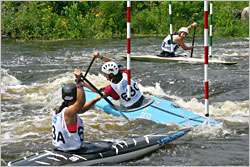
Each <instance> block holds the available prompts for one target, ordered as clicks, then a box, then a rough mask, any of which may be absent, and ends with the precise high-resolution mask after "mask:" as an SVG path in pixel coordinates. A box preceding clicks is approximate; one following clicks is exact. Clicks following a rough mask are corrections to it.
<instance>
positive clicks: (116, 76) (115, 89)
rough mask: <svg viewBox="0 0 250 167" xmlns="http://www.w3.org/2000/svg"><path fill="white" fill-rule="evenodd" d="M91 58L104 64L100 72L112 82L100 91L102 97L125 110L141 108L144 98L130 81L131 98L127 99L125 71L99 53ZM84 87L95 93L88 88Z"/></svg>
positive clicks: (136, 86)
mask: <svg viewBox="0 0 250 167" xmlns="http://www.w3.org/2000/svg"><path fill="white" fill-rule="evenodd" d="M93 56H94V57H96V58H100V59H101V60H103V61H104V62H106V63H104V64H103V66H102V72H103V73H104V76H105V77H106V79H107V80H109V81H111V82H112V83H111V84H110V85H108V86H106V87H104V88H101V89H100V91H101V92H103V94H104V96H106V97H107V96H110V97H112V98H113V99H114V100H119V102H120V104H121V105H122V106H123V107H125V108H127V109H132V108H137V107H139V106H141V104H142V102H143V99H144V96H143V93H142V92H141V91H140V89H139V87H138V85H137V84H136V83H135V82H134V81H133V80H132V79H131V98H130V99H128V98H127V74H126V73H125V72H124V71H125V70H123V69H120V68H121V66H120V65H117V64H116V63H115V62H112V61H111V60H110V59H109V58H107V57H105V56H101V55H100V54H99V52H95V53H94V54H93ZM84 86H86V87H88V88H89V89H91V90H92V91H94V92H96V91H95V90H94V89H93V88H91V87H90V86H88V85H84Z"/></svg>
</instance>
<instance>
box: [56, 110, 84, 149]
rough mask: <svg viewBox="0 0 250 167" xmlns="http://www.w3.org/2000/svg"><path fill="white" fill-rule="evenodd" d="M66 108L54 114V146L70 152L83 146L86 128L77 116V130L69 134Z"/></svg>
mask: <svg viewBox="0 0 250 167" xmlns="http://www.w3.org/2000/svg"><path fill="white" fill-rule="evenodd" d="M66 109H67V107H65V108H64V109H63V110H62V111H61V112H60V113H58V114H54V115H53V117H52V136H53V140H52V144H53V145H54V146H55V147H56V148H57V149H59V150H63V151H69V150H77V149H79V148H81V147H82V146H83V139H84V126H83V122H82V119H81V118H80V117H79V116H78V115H77V130H76V132H69V131H68V128H67V125H66V122H65V119H64V113H65V111H66Z"/></svg>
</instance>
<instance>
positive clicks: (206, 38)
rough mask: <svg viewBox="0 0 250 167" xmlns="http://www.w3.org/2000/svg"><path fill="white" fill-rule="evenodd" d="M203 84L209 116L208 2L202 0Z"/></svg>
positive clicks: (206, 110) (206, 111) (207, 115)
mask: <svg viewBox="0 0 250 167" xmlns="http://www.w3.org/2000/svg"><path fill="white" fill-rule="evenodd" d="M204 59H205V64H204V73H205V75H204V77H205V81H204V85H205V113H206V114H205V116H206V117H209V106H208V2H207V1H204Z"/></svg>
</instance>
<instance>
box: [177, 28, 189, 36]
mask: <svg viewBox="0 0 250 167" xmlns="http://www.w3.org/2000/svg"><path fill="white" fill-rule="evenodd" d="M179 32H185V33H187V34H188V33H189V31H188V29H187V28H186V27H181V28H180V29H179Z"/></svg>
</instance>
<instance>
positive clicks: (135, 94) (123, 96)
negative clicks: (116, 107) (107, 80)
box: [111, 73, 142, 107]
mask: <svg viewBox="0 0 250 167" xmlns="http://www.w3.org/2000/svg"><path fill="white" fill-rule="evenodd" d="M122 76H123V77H122V80H121V81H120V82H119V83H118V84H114V83H112V84H111V87H112V88H113V89H114V90H115V91H116V93H117V94H118V95H119V96H120V99H119V101H120V103H121V104H122V105H123V106H124V107H130V106H132V105H133V104H134V103H136V102H137V101H138V100H139V99H140V97H141V96H142V92H141V91H140V89H139V87H138V85H137V84H136V83H135V82H134V81H133V80H132V79H131V98H130V99H128V97H127V74H126V73H123V75H122Z"/></svg>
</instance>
